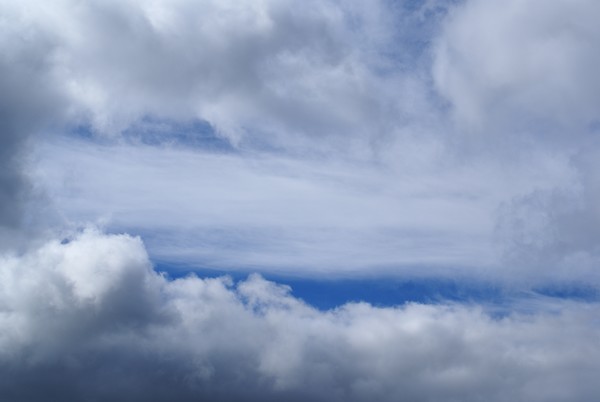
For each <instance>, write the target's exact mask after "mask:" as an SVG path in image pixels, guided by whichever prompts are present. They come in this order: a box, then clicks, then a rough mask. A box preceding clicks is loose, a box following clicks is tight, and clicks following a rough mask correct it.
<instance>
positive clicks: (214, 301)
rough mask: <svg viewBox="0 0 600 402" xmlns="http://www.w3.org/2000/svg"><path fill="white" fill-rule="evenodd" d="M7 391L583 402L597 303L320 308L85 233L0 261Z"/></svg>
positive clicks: (127, 240) (253, 281)
mask: <svg viewBox="0 0 600 402" xmlns="http://www.w3.org/2000/svg"><path fill="white" fill-rule="evenodd" d="M0 266H1V268H0V275H1V278H2V280H1V281H0V283H1V285H0V286H1V287H0V305H1V306H2V307H1V308H2V312H1V314H0V319H1V320H0V329H1V331H0V333H1V334H2V336H1V337H0V350H1V351H2V353H1V354H0V371H1V372H2V376H1V378H2V380H0V389H1V390H2V395H3V397H5V398H7V399H10V400H12V401H29V400H42V399H46V398H48V396H49V395H51V396H52V398H53V399H59V400H64V399H72V400H90V401H92V400H93V401H105V400H106V401H108V400H129V401H137V400H182V401H186V400H204V399H207V400H281V399H286V400H306V399H311V400H351V401H355V400H356V401H362V400H367V399H372V398H377V399H380V400H383V401H388V400H389V401H441V400H445V401H447V400H456V401H459V400H460V401H476V400H481V399H486V400H490V401H505V400H507V399H516V400H519V399H523V400H525V399H526V400H529V401H566V400H570V401H589V400H591V399H593V398H594V396H595V395H597V393H598V391H599V390H598V386H597V382H596V381H594V378H595V376H594V375H593V374H594V373H597V372H598V370H599V368H600V367H598V366H599V363H598V362H599V361H600V359H599V358H600V356H599V353H600V348H599V346H600V345H599V344H598V339H600V338H599V335H600V334H599V333H598V331H599V330H600V328H599V327H598V325H597V324H598V322H597V320H596V318H595V317H597V315H598V308H599V307H598V306H597V305H596V304H577V303H574V302H573V303H567V304H564V305H561V306H558V307H557V306H552V305H550V306H548V308H547V310H546V311H544V310H542V312H540V311H538V312H537V313H536V314H533V315H531V314H530V313H527V312H526V311H524V312H521V313H519V312H513V313H511V314H508V315H506V316H504V317H502V318H493V316H492V315H490V313H489V312H486V311H485V308H484V307H483V308H482V307H481V306H469V305H420V304H407V305H404V306H399V307H394V308H392V307H389V308H377V307H373V306H371V305H369V304H366V303H358V304H347V305H343V306H340V307H338V308H336V309H334V310H330V311H319V310H315V309H314V308H312V307H310V306H309V305H307V304H305V303H304V302H303V301H301V300H299V299H297V298H295V297H293V295H292V294H291V293H290V289H289V288H287V287H284V286H280V285H277V284H275V283H272V282H268V281H266V280H264V279H262V278H261V277H260V276H256V275H252V276H250V277H249V278H248V279H247V280H245V281H242V282H238V283H233V282H232V281H231V279H228V278H227V277H223V278H216V279H201V278H197V277H195V276H190V277H186V278H181V279H176V280H168V279H166V278H165V277H164V276H161V275H160V274H158V273H156V272H155V271H153V269H152V266H151V264H150V262H149V260H148V256H147V254H146V252H145V250H144V247H143V245H142V243H141V241H140V240H139V239H138V238H133V237H130V236H127V235H103V234H100V233H98V232H96V231H93V230H88V231H86V232H83V233H81V234H79V235H77V236H75V237H74V238H71V239H70V241H68V242H67V241H63V242H62V243H61V242H58V241H52V242H49V243H47V244H45V245H43V246H42V247H40V248H39V249H37V250H35V251H31V252H30V253H27V254H25V255H20V256H12V257H4V258H3V260H2V264H1V265H0Z"/></svg>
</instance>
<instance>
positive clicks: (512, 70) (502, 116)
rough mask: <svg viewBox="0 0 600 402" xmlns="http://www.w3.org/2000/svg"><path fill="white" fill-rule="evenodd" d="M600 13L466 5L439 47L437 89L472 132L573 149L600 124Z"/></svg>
mask: <svg viewBox="0 0 600 402" xmlns="http://www.w3.org/2000/svg"><path fill="white" fill-rule="evenodd" d="M599 12H600V9H599V7H598V4H597V3H596V2H594V1H587V0H582V1H576V2H570V1H556V2H553V3H552V4H547V3H546V2H543V1H539V0H531V1H508V2H503V3H502V4H500V3H491V2H485V1H480V0H473V1H467V2H463V3H461V4H460V5H458V6H456V7H455V8H454V9H453V10H452V12H451V14H450V16H449V18H447V19H446V20H445V21H444V28H443V31H442V34H441V35H440V37H439V38H438V40H437V45H436V51H435V64H434V67H433V71H434V78H435V82H436V85H437V88H438V89H439V90H440V92H441V93H442V94H443V95H445V96H447V98H448V99H449V100H450V101H451V102H452V105H453V107H454V109H455V111H456V114H457V116H458V118H459V119H460V120H461V121H463V123H466V124H467V125H470V126H474V127H477V129H480V130H482V131H483V132H489V131H496V134H497V135H498V134H499V133H498V131H500V133H501V134H499V135H504V136H506V135H511V134H512V135H525V134H528V135H533V136H535V137H536V138H538V139H539V140H540V141H539V143H538V144H539V145H552V144H553V141H549V139H550V138H552V137H553V136H554V137H558V138H561V137H563V141H560V144H561V145H562V146H569V145H570V144H569V143H570V142H571V141H572V140H573V135H574V134H576V133H578V132H579V133H581V132H582V131H583V132H585V131H587V129H588V128H589V125H590V124H594V123H595V122H596V121H597V120H598V117H599V115H598V110H597V108H595V107H594V105H595V104H597V103H598V100H599V99H598V93H600V92H599V91H598V89H599V88H600V81H599V80H598V77H597V74H596V73H595V71H597V70H598V67H599V66H600V57H599V56H598V55H597V52H594V51H593V49H594V48H595V47H596V45H597V43H598V41H600V29H598V26H597V24H596V23H595V17H596V16H597V15H598V13H599ZM498 129H499V130H498ZM549 137H550V138H549ZM488 140H491V139H490V138H488Z"/></svg>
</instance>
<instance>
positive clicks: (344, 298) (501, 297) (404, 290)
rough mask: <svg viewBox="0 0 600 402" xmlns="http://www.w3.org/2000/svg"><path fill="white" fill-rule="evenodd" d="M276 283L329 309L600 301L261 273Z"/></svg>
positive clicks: (440, 284) (216, 273)
mask: <svg viewBox="0 0 600 402" xmlns="http://www.w3.org/2000/svg"><path fill="white" fill-rule="evenodd" d="M156 270H157V271H159V272H163V273H166V275H167V277H169V278H171V279H175V278H179V277H185V276H187V275H190V274H192V273H193V274H195V275H198V276H199V277H202V278H215V277H220V276H229V277H231V278H232V279H233V280H234V281H235V282H238V281H243V280H245V279H246V278H247V277H248V273H247V272H240V271H229V270H227V271H224V270H214V269H210V268H201V267H200V268H199V267H194V268H193V269H189V270H186V269H182V267H181V266H174V265H169V264H165V263H161V264H157V265H156ZM261 275H262V276H263V277H264V278H265V279H267V280H269V281H272V282H275V283H278V284H281V285H287V286H289V287H290V288H291V294H292V295H293V296H294V297H297V298H299V299H302V300H303V301H304V302H306V303H307V304H309V305H311V306H313V307H315V308H317V309H319V310H330V309H333V308H336V307H339V306H341V305H344V304H346V303H353V302H365V303H369V304H371V305H373V306H376V307H392V306H400V305H403V304H406V303H421V304H448V303H460V304H472V305H481V306H486V307H487V310H488V311H489V312H490V313H491V314H492V315H493V316H496V317H502V316H505V315H506V314H508V313H510V312H511V311H513V310H523V309H522V307H519V308H517V307H515V306H520V305H526V304H531V303H532V302H533V301H535V300H545V301H546V302H548V301H552V300H555V301H560V300H563V301H574V302H584V303H585V302H589V303H592V302H600V292H599V290H598V289H596V288H594V287H590V286H585V285H580V284H564V283H563V284H555V285H547V286H544V287H537V288H533V289H525V288H518V289H515V288H511V287H504V286H502V285H501V284H498V283H491V282H484V281H477V280H463V279H439V278H393V277H373V278H364V277H363V278H350V279H348V278H342V279H340V278H298V277H292V276H288V275H277V274H269V273H261Z"/></svg>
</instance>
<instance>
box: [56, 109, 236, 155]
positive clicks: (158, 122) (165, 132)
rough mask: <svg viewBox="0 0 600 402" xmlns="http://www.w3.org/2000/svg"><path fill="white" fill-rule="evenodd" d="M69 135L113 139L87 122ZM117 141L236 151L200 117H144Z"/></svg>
mask: <svg viewBox="0 0 600 402" xmlns="http://www.w3.org/2000/svg"><path fill="white" fill-rule="evenodd" d="M68 135H70V136H74V137H77V138H79V139H84V140H89V141H94V142H99V143H105V142H110V141H111V140H112V139H111V138H110V137H102V136H97V135H95V133H94V129H93V127H92V126H91V125H89V124H82V125H78V126H75V127H73V128H72V129H71V130H70V131H69V132H68ZM118 140H119V141H124V142H127V143H133V144H139V145H149V146H164V145H169V146H181V147H188V148H194V149H201V150H203V151H208V152H218V153H229V152H234V151H235V148H234V147H233V146H232V145H231V143H230V142H229V140H228V139H226V138H224V137H223V136H221V135H219V133H218V132H217V130H215V128H214V127H213V126H212V125H211V124H210V123H208V122H207V121H204V120H200V119H192V120H187V121H175V120H170V119H163V118H158V117H154V116H145V117H143V118H141V119H140V120H138V121H136V122H135V123H133V124H131V125H130V126H129V127H127V128H126V129H125V130H124V131H123V132H122V133H121V135H120V136H119V137H118Z"/></svg>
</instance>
